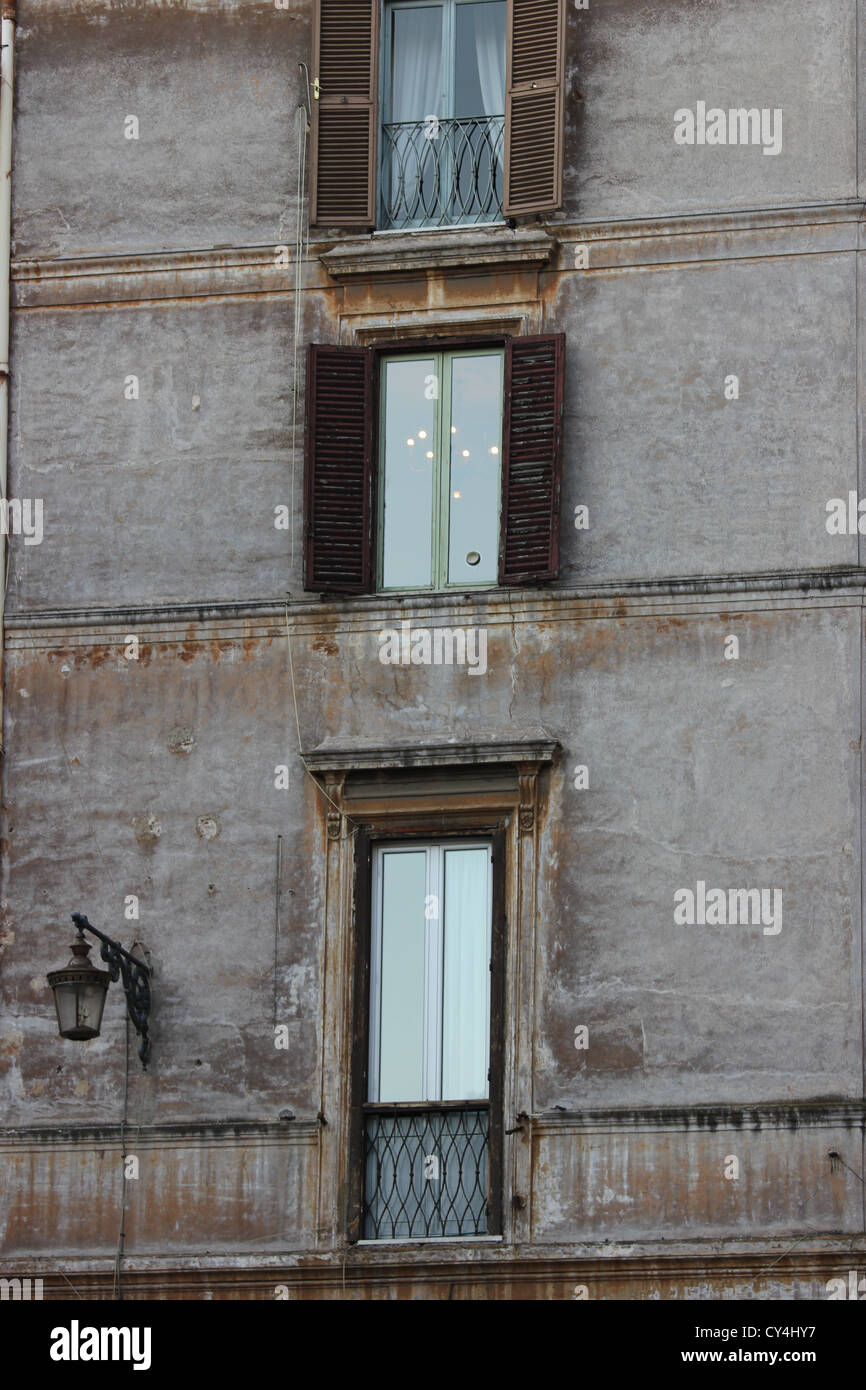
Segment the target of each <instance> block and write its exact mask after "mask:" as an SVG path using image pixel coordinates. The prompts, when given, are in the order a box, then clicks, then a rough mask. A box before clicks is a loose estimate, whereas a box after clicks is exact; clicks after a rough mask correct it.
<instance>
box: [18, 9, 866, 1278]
mask: <svg viewBox="0 0 866 1390" xmlns="http://www.w3.org/2000/svg"><path fill="white" fill-rule="evenodd" d="M566 13H567V49H566V84H565V91H566V105H565V146H564V200H563V207H562V210H561V211H559V212H555V213H552V214H550V215H545V216H543V217H542V218H540V219H537V220H536V219H533V220H529V221H526V222H523V223H521V224H520V225H519V226H517V227H511V226H508V225H505V224H499V225H496V226H494V227H488V228H481V229H462V230H452V231H449V232H414V233H411V234H408V233H407V234H403V235H401V234H378V233H377V234H373V235H369V234H367V233H359V234H357V235H351V234H348V233H346V232H345V231H340V230H329V229H328V228H316V227H313V228H312V229H310V228H309V226H308V220H307V216H306V200H305V191H306V180H307V175H308V171H309V155H308V153H307V152H305V153H304V154H303V164H304V169H303V171H302V173H303V178H301V171H299V152H300V151H302V150H303V149H304V148H305V147H304V145H303V144H302V141H301V138H300V130H301V122H300V121H299V117H298V105H299V103H300V102H302V101H304V100H305V97H306V93H305V84H304V81H303V78H302V77H301V75H300V74H299V69H298V64H299V62H302V63H307V64H309V63H310V61H311V26H312V18H313V11H312V5H311V3H307V2H306V0H304V3H301V2H300V0H298V3H296V2H295V0H291V4H290V7H289V8H288V9H279V8H277V6H276V5H275V4H274V3H273V0H271V3H264V0H186V3H180V0H177V3H167V4H157V3H155V2H152V0H125V3H108V0H63V3H61V0H19V4H18V15H17V38H16V92H15V126H14V161H15V162H14V179H13V237H14V241H13V256H14V260H13V320H12V360H11V421H10V456H9V457H10V462H9V488H8V491H9V495H10V496H16V497H31V498H42V499H44V517H45V522H44V538H43V540H42V543H41V544H39V545H25V544H24V543H23V540H22V538H20V537H13V538H11V543H10V552H11V561H10V566H9V577H8V589H7V598H6V623H5V626H6V632H5V661H4V667H5V672H4V689H5V715H4V726H3V739H4V749H5V751H4V758H3V852H4V857H3V873H4V887H3V895H4V899H5V908H4V919H3V929H2V936H0V949H2V982H3V1001H4V1002H3V1016H2V1024H0V1066H2V1092H0V1094H2V1125H3V1130H2V1134H0V1148H2V1178H0V1182H2V1198H0V1249H2V1273H3V1274H5V1275H7V1276H9V1277H11V1276H13V1275H15V1274H19V1275H32V1276H38V1275H41V1276H43V1277H44V1279H45V1283H46V1291H47V1295H48V1296H56V1297H64V1296H68V1293H69V1285H70V1284H71V1285H72V1286H74V1288H75V1289H76V1290H77V1291H78V1292H79V1293H82V1294H83V1295H84V1296H86V1297H110V1296H111V1294H112V1290H113V1289H114V1287H115V1277H116V1276H115V1257H116V1252H117V1246H118V1234H119V1231H120V1228H121V1214H122V1210H123V1209H124V1208H125V1213H126V1214H125V1233H124V1246H123V1259H122V1282H123V1291H124V1296H125V1297H152V1296H160V1297H168V1298H181V1297H186V1298H201V1297H214V1298H223V1297H252V1298H269V1297H274V1296H275V1290H277V1289H281V1290H287V1291H288V1294H289V1296H290V1297H297V1298H307V1297H327V1298H347V1297H348V1298H449V1297H451V1298H523V1297H539V1298H554V1299H558V1298H571V1297H572V1296H573V1295H574V1290H575V1287H576V1286H577V1287H578V1288H579V1287H580V1286H583V1287H584V1288H585V1290H586V1293H587V1296H588V1297H589V1298H609V1297H630V1298H663V1299H667V1298H698V1297H707V1296H727V1297H776V1298H790V1297H798V1296H799V1297H804V1296H813V1297H824V1296H826V1294H825V1290H826V1285H827V1281H828V1280H829V1279H831V1278H834V1277H839V1276H841V1277H847V1272H848V1270H849V1269H850V1268H856V1267H858V1262H859V1267H860V1268H861V1270H862V1272H863V1273H866V1241H864V1187H863V1184H862V1181H861V1180H858V1176H857V1175H859V1174H862V1173H863V1172H864V1043H863V1005H864V978H863V916H862V886H863V861H862V824H861V800H862V787H863V749H862V727H863V681H862V652H863V594H864V580H866V568H864V567H863V566H862V561H861V540H860V537H859V536H858V535H857V534H854V535H835V534H830V533H829V531H828V528H827V524H826V522H827V503H828V501H829V500H830V499H831V498H844V499H847V498H848V494H849V492H855V493H858V495H859V488H860V468H861V464H860V433H861V428H860V426H861V397H862V392H861V389H860V387H861V377H862V373H863V361H862V356H861V349H860V345H859V305H860V300H861V290H860V282H861V279H862V276H863V261H862V259H861V257H860V255H858V252H860V251H861V247H862V238H863V233H862V231H861V224H862V206H863V205H862V198H863V181H864V175H863V168H862V152H861V143H862V141H861V139H860V138H859V137H860V132H859V131H858V127H857V121H858V109H862V110H866V102H864V101H863V97H862V90H863V87H862V84H863V71H864V61H866V55H864V53H863V52H862V51H859V50H858V42H859V44H860V45H861V46H862V44H863V42H864V41H866V7H864V5H863V4H862V3H860V0H764V3H762V4H761V5H759V6H758V5H755V4H754V3H752V2H751V0H652V3H651V0H590V3H589V7H588V9H585V10H578V9H577V8H576V6H575V5H574V4H571V3H570V0H569V4H568V6H567V11H566ZM858 20H859V25H858ZM858 87H859V88H860V91H861V99H860V106H859V108H858V100H857V95H858ZM699 101H705V102H706V103H707V105H708V106H713V105H716V104H717V105H718V106H720V107H728V106H729V105H731V106H737V107H739V106H745V107H758V108H769V109H773V110H775V109H777V108H778V109H781V111H783V113H784V137H783V143H782V148H781V150H780V152H779V153H778V154H777V155H775V156H769V157H768V156H766V155H765V153H764V152H763V151H762V149H761V148H760V147H757V146H749V147H744V146H737V147H730V146H718V145H717V146H706V145H705V146H703V147H700V146H697V145H695V146H688V145H678V144H677V143H676V142H675V140H674V113H675V112H676V111H677V110H678V108H692V109H694V108H695V106H696V104H697V103H698V102H699ZM129 115H135V116H136V117H137V119H138V126H139V130H138V138H137V139H128V138H125V122H126V120H127V117H128V116H129ZM299 184H301V186H302V195H303V200H302V207H301V209H300V217H299V213H298V207H297V190H298V187H299ZM299 228H300V231H301V239H302V247H303V255H302V258H301V264H300V265H298V263H297V258H296V254H295V247H296V239H297V237H298V229H299ZM285 247H288V253H285V252H284V251H283V250H282V249H281V248H285ZM580 248H585V249H586V256H585V257H582V256H581V254H580ZM578 267H580V268H578ZM297 286H299V287H300V312H299V313H298V314H297V317H296V311H297V299H298V294H297V288H296V287H297ZM487 330H489V331H490V332H491V333H496V334H529V333H539V334H540V333H551V334H552V333H564V334H565V337H566V348H565V374H566V377H565V409H564V420H563V473H562V520H561V531H560V570H559V578H558V579H557V580H556V581H555V582H554V583H553V584H551V585H548V586H546V587H541V588H537V589H498V588H491V589H490V590H489V591H484V592H476V593H474V594H470V595H466V596H464V595H462V594H459V593H450V594H433V595H430V596H424V595H420V596H419V595H414V596H411V597H406V598H405V599H402V600H397V599H395V598H393V597H389V596H386V595H382V594H379V595H376V594H372V595H369V596H362V597H354V598H353V597H349V598H333V597H320V596H318V595H317V594H315V593H308V592H305V591H304V588H303V570H302V559H303V550H304V536H303V530H304V516H303V487H302V483H303V427H304V418H305V417H304V389H303V387H304V381H303V364H304V352H305V349H306V346H307V344H309V343H330V344H344V345H353V344H377V343H382V342H385V341H394V340H402V339H405V340H406V341H407V342H411V341H412V339H418V338H422V337H435V336H437V335H445V336H448V337H453V338H454V340H455V341H456V340H457V338H458V335H460V334H461V333H464V332H465V333H468V334H478V333H479V332H484V331H487ZM131 376H134V377H136V378H137V380H138V395H137V398H135V397H133V398H131V399H130V398H128V393H127V383H128V379H129V378H130V377H131ZM731 376H736V377H737V378H738V388H739V394H738V396H736V397H734V398H732V396H731V390H730V388H729V389H728V391H727V392H726V382H727V381H728V380H729V378H730V377H731ZM296 386H297V391H296ZM282 506H288V507H289V508H290V512H291V518H292V527H291V529H290V530H289V531H287V530H285V529H280V528H278V527H277V526H276V525H275V509H278V508H280V507H282ZM578 506H586V507H588V509H589V526H588V529H581V530H578V529H576V528H575V526H574V515H575V508H576V507H578ZM404 618H410V619H411V621H412V622H413V623H414V624H418V625H419V626H426V627H428V628H434V627H436V626H442V625H446V626H451V627H464V628H470V627H473V628H478V629H483V630H485V631H486V633H487V643H488V646H487V653H488V654H487V671H486V673H485V674H484V675H483V676H474V677H473V674H472V673H470V672H469V671H468V670H467V669H465V668H463V669H460V668H457V667H454V668H446V667H436V666H429V667H419V666H408V667H403V666H398V667H388V666H385V665H383V664H382V663H381V662H380V661H379V659H378V652H379V645H378V641H377V634H378V633H379V632H380V631H381V630H382V629H383V628H386V627H399V625H400V623H401V621H402V620H403V619H404ZM131 636H135V637H137V638H138V641H139V652H138V657H137V659H130V658H129V655H128V651H129V639H130V637H131ZM731 636H735V637H736V638H737V639H738V644H739V654H738V657H737V659H730V657H731V650H732V649H731V646H730V644H729V642H728V639H729V638H730V637H731ZM295 697H296V702H297V703H296V705H295ZM455 745H457V746H459V747H460V748H461V749H462V753H461V756H460V759H459V761H460V762H461V763H462V765H463V772H462V773H458V772H455V771H454V768H455V766H456V763H457V761H458V760H457V759H455V758H452V757H451V755H450V754H449V752H448V749H449V747H450V748H451V749H452V752H453V748H454V746H455ZM299 748H300V751H301V752H303V754H304V759H305V761H306V763H307V765H308V766H307V768H306V769H305V767H304V762H303V761H302V759H301V757H300V756H299ZM371 749H372V750H374V752H373V753H371V752H370V750H371ZM407 749H411V750H414V751H411V752H407V751H406V750H407ZM388 750H396V751H393V752H392V753H391V754H389V751H388ZM282 765H285V766H287V767H288V769H289V775H288V782H289V785H288V789H284V788H283V787H282V786H277V785H276V784H275V782H276V781H278V780H280V779H275V769H276V768H277V767H279V766H282ZM389 766H393V767H394V768H401V767H402V768H404V769H409V768H413V767H414V768H415V769H416V772H417V777H416V780H414V781H413V780H412V774H411V773H409V772H408V771H405V772H403V774H402V778H403V780H402V781H400V780H399V777H398V778H397V779H396V780H395V779H392V781H393V785H394V786H396V785H397V784H398V783H399V786H400V787H401V788H402V793H403V794H405V795H406V796H408V795H410V792H411V795H412V796H413V797H414V798H415V803H414V804H415V806H416V809H417V808H420V811H423V812H424V814H425V815H429V816H434V817H435V816H437V815H438V816H441V817H442V824H443V825H444V824H446V823H447V824H448V825H454V824H459V823H461V821H460V818H461V816H464V815H465V814H466V813H467V808H474V811H475V812H476V813H477V812H478V808H479V807H482V808H489V810H490V814H491V816H492V815H494V813H495V814H496V815H497V816H500V817H501V818H502V819H503V821H504V822H505V823H506V840H507V873H506V884H505V890H504V891H505V898H506V916H507V920H508V942H507V951H506V972H505V992H506V1002H505V1029H506V1043H505V1086H504V1096H505V1099H504V1121H505V1128H506V1131H513V1132H511V1133H506V1137H505V1153H504V1173H503V1191H502V1197H503V1212H504V1215H503V1233H502V1237H501V1238H492V1237H488V1238H483V1239H482V1238H479V1239H477V1240H461V1241H448V1240H443V1241H437V1242H435V1243H432V1244H431V1243H427V1244H421V1245H419V1244H417V1243H415V1244H412V1243H408V1244H403V1245H399V1244H386V1243H360V1244H357V1243H350V1242H349V1240H348V1238H347V1225H346V1191H347V1184H349V1183H350V1181H351V1174H350V1171H349V1169H350V1165H351V1155H350V1153H349V1148H348V1139H347V1121H348V1114H349V1106H350V1097H349V1053H350V1043H351V1038H350V1033H351V1011H352V1007H353V1002H352V1000H353V993H352V992H353V988H354V985H353V964H352V963H353V958H354V951H355V949H356V945H357V934H358V932H359V930H361V928H360V926H359V923H358V921H357V913H356V912H355V911H354V907H353V862H352V860H353V849H354V846H353V836H352V833H351V832H352V829H353V827H354V826H356V825H358V824H362V823H363V824H378V825H385V824H387V825H396V824H398V823H399V819H400V816H401V815H402V816H404V817H405V816H408V815H409V814H410V812H409V811H408V810H407V809H406V805H405V803H404V802H402V801H400V798H399V797H397V796H396V793H395V792H394V791H393V787H392V783H391V782H389V781H388V780H387V776H386V773H385V769H386V768H387V767H389ZM578 766H582V767H585V768H586V769H587V770H588V786H587V787H584V788H580V789H579V788H578V787H577V786H576V785H575V782H576V781H578V780H579V779H578V778H577V777H576V774H575V769H576V768H577V767H578ZM449 769H450V771H449ZM470 769H471V770H472V771H470ZM461 777H462V778H464V779H468V780H465V781H461ZM425 779H426V780H425ZM407 788H409V790H407ZM389 789H390V790H389ZM398 803H399V805H398ZM337 810H340V811H341V812H342V813H343V814H342V815H337V814H336V811H337ZM420 811H419V813H420ZM524 813H525V814H524ZM329 817H330V819H329ZM278 837H281V839H280V841H279V846H280V872H279V876H277V872H276V870H277V851H278ZM699 882H703V883H705V884H706V885H707V888H708V889H709V888H712V887H717V886H718V887H721V888H724V889H726V890H727V889H730V888H738V889H744V890H745V889H753V888H760V889H778V890H780V892H781V895H782V902H783V917H782V919H781V929H779V930H775V929H773V931H772V932H771V931H767V930H765V928H764V926H762V925H761V924H757V925H734V926H731V925H726V926H722V925H701V924H696V925H691V926H689V925H684V924H682V923H680V922H676V921H675V917H674V903H675V894H676V893H677V892H678V891H679V890H681V889H686V888H689V889H691V890H696V885H697V884H698V883H699ZM130 895H135V896H136V897H137V898H138V900H139V904H140V907H139V919H138V921H135V922H133V921H129V920H125V918H124V903H125V900H126V899H127V898H128V897H129V896H130ZM76 910H77V911H82V912H86V913H87V914H88V916H89V917H90V919H91V921H92V922H94V924H96V925H97V926H99V927H101V929H102V930H103V931H107V932H109V933H110V934H112V935H114V936H116V937H119V938H120V939H121V940H123V942H124V944H126V945H127V946H129V945H130V944H131V942H132V941H133V940H134V939H137V940H139V941H140V942H141V943H143V944H144V946H146V948H147V950H148V951H149V953H150V956H151V959H152V961H153V966H154V996H155V1004H154V1012H153V1017H152V1027H151V1031H152V1039H153V1060H152V1062H151V1065H150V1067H149V1069H148V1071H147V1072H146V1073H144V1072H142V1070H141V1068H140V1067H139V1065H138V1062H137V1060H136V1058H135V1053H134V1047H132V1046H131V1045H130V1058H131V1061H130V1065H129V1073H128V1096H127V1098H126V1101H125V1098H124V1097H125V1090H126V1087H127V1082H126V1076H127V1072H126V1065H125V1062H126V1052H125V1047H124V1008H123V998H122V994H121V992H120V989H119V987H114V988H112V990H111V991H110V992H109V995H108V1003H107V1006H106V1015H105V1020H104V1023H103V1029H102V1035H101V1036H100V1038H99V1039H97V1040H95V1041H93V1042H90V1043H88V1044H84V1045H82V1044H78V1043H72V1042H67V1041H62V1040H61V1039H60V1038H59V1037H58V1036H57V1024H56V1019H55V1017H54V1012H53V1006H52V1002H51V997H50V992H49V991H48V989H47V987H46V983H45V975H46V972H47V971H48V970H49V969H52V968H53V967H55V966H57V965H58V964H60V962H61V961H62V960H64V959H65V956H66V951H67V946H68V942H69V940H70V939H71V926H70V922H69V913H70V912H72V911H76ZM275 928H276V932H275ZM275 967H276V968H275ZM275 1024H276V1025H278V1026H282V1025H286V1026H287V1030H288V1031H287V1034H284V1035H283V1037H284V1038H285V1037H287V1038H288V1042H289V1045H288V1047H286V1048H282V1047H280V1048H278V1047H276V1046H275ZM581 1026H583V1027H586V1028H587V1029H588V1040H589V1045H588V1047H586V1048H583V1049H581V1050H578V1049H577V1048H576V1047H575V1038H576V1032H575V1030H576V1029H577V1028H579V1027H581ZM831 1153H833V1154H834V1155H837V1156H838V1157H837V1158H833V1159H832V1160H831V1159H830V1157H829V1155H830V1154H831ZM124 1154H126V1155H129V1154H134V1155H136V1156H137V1157H138V1159H139V1176H138V1177H137V1178H135V1179H132V1178H130V1179H128V1180H126V1181H125V1180H124V1164H123V1161H122V1159H123V1155H124ZM731 1158H735V1159H736V1160H737V1161H738V1165H739V1169H738V1171H739V1176H738V1177H736V1178H732V1177H731V1176H730V1175H729V1174H730V1172H731V1171H732V1170H731V1166H730V1160H731ZM726 1174H727V1175H726ZM278 1296H282V1294H280V1295H278Z"/></svg>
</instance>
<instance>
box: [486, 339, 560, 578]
mask: <svg viewBox="0 0 866 1390" xmlns="http://www.w3.org/2000/svg"><path fill="white" fill-rule="evenodd" d="M564 369H565V336H564V334H562V333H557V334H554V335H552V336H550V337H539V338H513V339H511V341H510V342H509V343H508V345H507V347H506V350H505V428H504V430H503V447H502V530H501V535H500V543H499V582H500V584H539V583H543V582H545V581H547V580H550V579H555V578H556V576H557V573H558V569H559V511H560V490H561V470H562V465H561V442H562V441H561V436H562V403H563V386H564Z"/></svg>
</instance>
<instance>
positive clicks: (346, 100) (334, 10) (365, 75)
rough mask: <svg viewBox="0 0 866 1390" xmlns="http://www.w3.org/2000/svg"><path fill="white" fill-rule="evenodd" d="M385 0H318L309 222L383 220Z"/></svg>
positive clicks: (362, 224) (369, 224)
mask: <svg viewBox="0 0 866 1390" xmlns="http://www.w3.org/2000/svg"><path fill="white" fill-rule="evenodd" d="M378 17H379V0H315V14H314V28H313V120H312V163H311V170H310V221H311V223H312V224H313V225H318V226H331V227H372V226H375V222H376V123H377V113H376V95H377V84H378V74H377V66H378V65H377V61H376V60H377V55H378V48H379V24H378Z"/></svg>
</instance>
